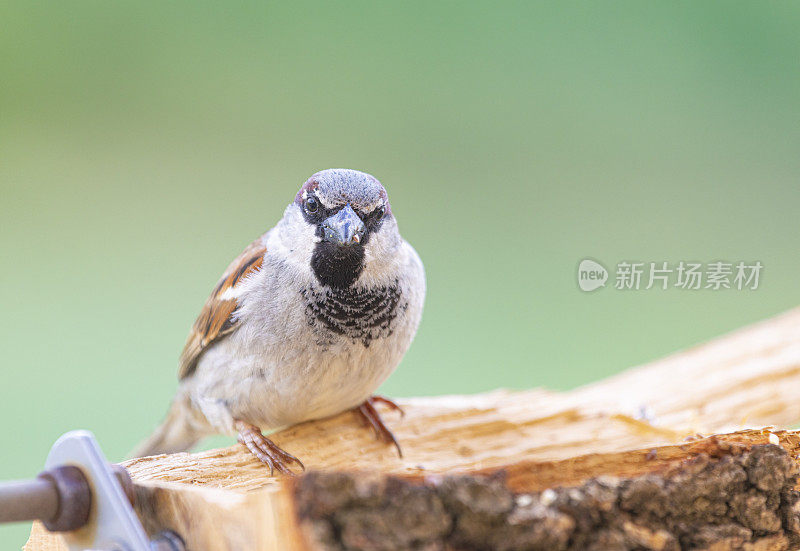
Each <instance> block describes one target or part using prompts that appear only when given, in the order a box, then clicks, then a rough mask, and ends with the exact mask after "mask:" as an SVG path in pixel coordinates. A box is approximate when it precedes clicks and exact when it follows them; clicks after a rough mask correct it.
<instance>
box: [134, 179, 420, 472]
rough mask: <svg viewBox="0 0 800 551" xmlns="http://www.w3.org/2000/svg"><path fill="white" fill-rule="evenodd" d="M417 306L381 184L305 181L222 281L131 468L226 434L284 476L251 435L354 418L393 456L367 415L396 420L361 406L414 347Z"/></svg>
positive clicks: (280, 461)
mask: <svg viewBox="0 0 800 551" xmlns="http://www.w3.org/2000/svg"><path fill="white" fill-rule="evenodd" d="M424 298H425V273H424V270H423V267H422V262H421V261H420V259H419V256H417V253H416V252H415V251H414V249H413V248H412V247H411V245H409V244H408V243H407V242H406V241H405V240H404V239H403V238H402V237H401V236H400V233H399V232H398V230H397V221H396V220H395V218H394V216H393V215H392V210H391V208H390V206H389V200H388V198H387V196H386V190H385V189H384V188H383V186H382V185H381V183H380V182H379V181H378V180H377V179H375V178H374V177H373V176H371V175H369V174H365V173H363V172H358V171H356V170H345V169H330V170H324V171H322V172H318V173H316V174H314V175H313V176H312V177H311V178H309V179H308V181H306V182H305V184H303V186H302V187H301V188H300V191H299V192H298V193H297V196H296V197H295V199H294V202H292V203H291V204H290V205H289V206H288V207H287V208H286V210H285V211H284V213H283V218H281V220H280V221H279V222H278V224H277V225H276V226H275V227H274V228H273V229H271V230H270V231H268V232H267V233H265V234H264V235H263V236H261V237H260V238H258V239H256V240H255V241H254V242H253V243H251V244H250V245H249V246H248V247H247V248H246V249H245V250H244V252H243V253H242V254H240V255H239V257H238V258H236V260H234V261H233V262H232V263H231V264H230V266H228V269H227V270H225V273H224V274H223V275H222V279H220V281H219V283H217V286H216V287H215V288H214V290H213V292H212V293H211V296H210V297H209V299H208V301H207V302H206V304H205V306H204V307H203V309H202V311H201V312H200V316H199V317H198V318H197V321H195V323H194V326H193V327H192V330H191V333H190V334H189V338H188V339H187V341H186V345H185V347H184V349H183V353H182V354H181V357H180V371H179V379H180V386H179V388H178V391H177V393H176V396H175V398H174V399H173V402H172V406H171V408H170V409H169V412H168V413H167V416H166V419H165V420H164V422H163V423H162V424H161V425H160V426H159V427H158V428H157V429H156V430H155V432H154V433H153V434H152V436H150V438H148V439H147V440H146V441H145V442H143V443H142V444H141V445H140V446H139V448H138V449H137V450H136V451H135V452H134V455H135V456H143V455H153V454H156V453H172V452H177V451H184V450H187V449H189V448H191V447H192V446H193V445H195V444H196V443H197V442H198V441H199V440H200V439H201V438H203V437H205V436H207V435H210V434H213V433H223V434H230V435H235V436H237V437H238V440H239V442H241V443H242V444H244V445H245V446H247V448H248V449H249V450H250V451H251V452H252V453H253V454H254V455H255V456H256V457H258V458H259V459H260V460H261V461H263V462H264V463H265V464H266V465H268V466H269V467H270V471H271V472H272V471H274V470H278V471H280V472H282V473H287V474H290V473H291V469H290V466H291V464H292V463H295V464H297V465H298V466H299V467H301V468H302V467H303V465H302V463H301V462H300V461H299V460H298V459H297V458H296V457H294V456H293V455H291V454H289V453H288V452H285V451H284V450H282V449H280V448H279V447H278V446H276V445H275V444H274V443H273V442H272V441H270V440H269V439H268V438H267V437H265V436H264V435H263V434H262V432H261V431H269V430H273V429H277V428H279V427H284V426H287V425H293V424H296V423H300V422H303V421H308V420H311V419H320V418H323V417H328V416H331V415H335V414H337V413H340V412H342V411H345V410H348V409H353V408H355V410H356V411H357V412H359V413H360V414H361V416H363V418H364V420H365V421H367V422H368V424H369V425H371V426H372V428H373V429H374V430H375V432H376V433H377V435H378V437H379V438H381V439H382V440H384V441H386V442H387V443H394V444H395V445H396V446H397V449H398V452H400V447H399V445H397V441H396V440H395V438H394V436H393V435H392V433H391V432H390V431H389V429H388V428H387V427H386V426H385V425H384V424H383V422H382V420H381V418H380V416H379V415H378V413H377V411H376V409H375V407H374V404H375V403H376V402H384V403H386V404H387V405H389V406H391V407H394V408H397V406H396V405H395V404H394V403H393V402H391V401H390V400H388V399H386V398H382V397H379V396H373V395H372V394H373V392H375V390H376V389H377V388H378V386H379V385H380V384H381V383H382V382H383V381H384V380H385V379H386V378H387V377H388V376H389V375H390V374H391V373H392V371H394V369H395V367H397V364H398V363H399V362H400V359H401V358H402V357H403V354H405V352H406V350H407V349H408V347H409V345H410V344H411V340H412V339H413V337H414V333H415V332H416V330H417V326H418V325H419V321H420V317H421V315H422V304H423V301H424ZM397 409H399V408H397Z"/></svg>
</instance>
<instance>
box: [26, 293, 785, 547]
mask: <svg viewBox="0 0 800 551" xmlns="http://www.w3.org/2000/svg"><path fill="white" fill-rule="evenodd" d="M400 403H401V404H402V405H403V407H404V408H405V410H406V416H405V418H403V419H400V418H399V417H396V416H394V415H396V414H393V413H391V412H389V411H385V412H384V415H385V419H386V420H387V421H388V424H389V425H390V426H391V428H392V430H393V431H394V433H395V435H396V436H397V437H398V439H399V441H400V443H401V445H402V446H403V452H404V456H403V458H402V459H401V458H399V457H398V456H397V454H396V452H395V451H394V449H393V448H392V447H389V446H385V445H384V444H381V443H379V442H377V441H376V440H375V439H374V436H373V435H372V433H371V432H370V431H369V430H368V429H367V428H365V427H363V426H360V425H359V424H358V422H357V421H356V419H357V418H356V417H355V416H354V415H353V414H352V413H350V412H347V413H343V414H341V415H339V416H336V417H333V418H330V419H325V420H322V421H316V422H312V423H304V424H302V425H298V426H295V427H291V428H289V429H286V430H284V431H281V432H279V433H277V434H275V435H273V436H274V438H273V439H274V440H275V442H276V443H277V444H278V445H280V446H281V447H283V448H284V449H286V450H287V451H289V452H290V453H292V454H294V455H296V456H298V457H300V458H301V459H302V460H303V461H304V463H305V464H306V466H307V467H308V469H309V472H307V473H306V474H303V475H302V476H299V477H297V478H291V479H286V478H284V479H278V478H273V477H270V476H269V472H268V470H267V469H265V468H264V467H263V465H261V464H260V463H258V462H257V461H256V460H255V459H254V458H253V457H252V456H250V455H249V453H248V452H247V451H246V450H244V448H243V447H241V446H238V445H237V446H233V447H230V448H225V449H220V450H212V451H208V452H201V453H197V454H174V455H170V456H164V455H162V456H154V457H150V458H142V459H135V460H132V461H129V462H126V463H125V466H126V467H127V468H128V470H129V472H130V473H131V475H132V477H133V478H134V480H135V481H136V485H137V510H138V512H139V514H140V517H141V518H142V521H143V523H144V525H145V527H146V528H147V529H148V530H150V531H153V532H155V531H158V530H161V529H164V528H171V529H174V530H176V531H177V532H178V533H179V534H181V536H183V537H184V538H185V539H186V540H187V543H188V544H189V549H191V550H192V551H200V550H203V549H214V550H228V549H230V550H237V551H241V550H250V549H253V550H256V549H257V550H262V549H281V550H284V549H375V550H378V549H398V548H399V549H589V548H593V547H592V546H594V548H597V549H665V550H667V549H682V548H687V549H688V548H697V549H789V548H791V546H792V545H794V544H795V537H796V533H797V528H798V526H800V521H798V519H797V514H796V507H795V501H796V493H794V486H795V484H796V478H795V477H796V474H795V469H796V465H795V463H796V460H795V458H796V456H797V455H798V453H799V452H800V449H799V448H800V444H799V443H800V436H799V435H798V433H796V432H794V431H787V430H778V429H771V428H764V427H767V426H777V427H787V426H790V425H791V424H792V423H794V422H796V421H797V420H798V419H800V309H796V310H792V311H790V312H788V313H786V314H783V315H781V316H778V317H776V318H773V319H771V320H768V321H765V322H762V323H760V324H757V325H755V326H752V327H749V328H746V329H743V330H740V331H737V332H735V333H733V334H730V335H728V336H725V337H722V338H719V339H716V340H714V341H712V342H710V343H707V344H705V345H702V346H698V347H694V348H691V349H689V350H686V351H683V352H680V353H678V354H675V355H672V356H670V357H668V358H666V359H664V360H660V361H657V362H653V363H651V364H648V365H645V366H642V367H639V368H637V369H632V370H629V371H627V372H624V373H622V374H620V375H617V376H615V377H611V378H609V379H606V380H604V381H601V382H598V383H594V384H592V385H588V386H586V387H582V388H579V389H576V390H574V391H571V392H566V393H556V392H550V391H546V390H540V389H536V390H529V391H524V392H510V391H505V390H500V391H495V392H491V393H488V394H479V395H471V396H440V397H435V398H409V399H406V400H400ZM765 462H766V463H765ZM762 464H768V465H770V466H771V467H770V469H765V468H762V467H761V466H760V465H762ZM773 471H774V472H778V473H779V476H778V475H775V476H771V475H770V473H772V472H773ZM598 477H600V478H598ZM767 479H768V480H769V482H768V483H766V482H763V480H767ZM631 488H633V490H631ZM631 492H632V493H631ZM648 492H649V493H648ZM665 496H666V497H665ZM653 503H657V505H653ZM654 507H655V509H654ZM776 519H777V520H776ZM548 538H549V539H548ZM57 539H58V538H55V537H52V536H50V535H47V534H44V533H43V531H42V529H41V527H39V526H35V527H34V530H33V533H32V536H31V539H30V541H29V543H28V545H27V546H26V549H27V550H29V551H31V550H42V549H59V548H58V547H54V545H57ZM54 542H56V543H54ZM537 542H538V543H537ZM48 546H49V547H48Z"/></svg>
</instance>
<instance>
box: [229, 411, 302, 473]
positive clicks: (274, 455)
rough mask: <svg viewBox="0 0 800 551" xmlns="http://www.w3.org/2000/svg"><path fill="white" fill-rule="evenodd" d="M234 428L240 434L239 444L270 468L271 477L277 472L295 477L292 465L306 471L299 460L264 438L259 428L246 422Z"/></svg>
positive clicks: (236, 423) (237, 424)
mask: <svg viewBox="0 0 800 551" xmlns="http://www.w3.org/2000/svg"><path fill="white" fill-rule="evenodd" d="M234 427H235V428H236V430H237V432H238V433H239V437H238V440H239V442H241V443H242V444H244V445H245V446H246V447H247V449H248V450H250V453H252V454H253V455H255V456H256V457H257V458H258V459H260V460H261V462H262V463H264V464H265V465H267V466H268V467H269V474H270V476H272V475H273V474H275V471H278V472H280V473H283V474H286V475H294V473H293V472H292V471H291V469H289V465H291V464H292V463H296V464H297V466H299V467H300V468H301V469H303V470H304V471H305V470H306V468H305V466H304V465H303V463H302V462H301V461H300V460H299V459H297V458H296V457H295V456H293V455H292V454H290V453H288V452H285V451H283V450H282V449H280V448H279V447H278V446H277V445H276V444H275V443H274V442H273V441H272V440H270V439H269V438H267V437H266V436H264V435H263V434H262V433H261V429H259V428H258V427H256V426H254V425H251V424H250V423H245V422H244V421H236V422H235V423H234Z"/></svg>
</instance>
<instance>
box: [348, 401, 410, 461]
mask: <svg viewBox="0 0 800 551" xmlns="http://www.w3.org/2000/svg"><path fill="white" fill-rule="evenodd" d="M376 402H380V403H382V404H385V405H387V406H389V407H390V408H391V409H394V410H396V411H399V412H400V414H401V415H405V413H404V412H403V409H402V408H401V407H400V406H398V405H397V404H396V403H394V402H393V401H392V400H390V399H388V398H385V397H383V396H373V397H371V398H368V399H367V400H366V401H365V402H364V403H363V404H361V405H360V406H358V408H357V409H356V411H358V413H359V414H360V415H361V417H362V419H363V420H364V421H366V423H367V424H368V425H369V426H371V427H372V430H374V431H375V435H376V436H377V437H378V440H380V441H382V442H386V443H387V444H393V445H394V447H395V448H397V454H398V455H399V456H400V457H403V450H402V449H401V448H400V444H399V443H398V442H397V438H395V437H394V434H392V431H391V430H389V427H387V426H386V424H385V423H384V422H383V419H381V416H380V414H379V413H378V411H377V410H376V409H375V406H374V404H375V403H376Z"/></svg>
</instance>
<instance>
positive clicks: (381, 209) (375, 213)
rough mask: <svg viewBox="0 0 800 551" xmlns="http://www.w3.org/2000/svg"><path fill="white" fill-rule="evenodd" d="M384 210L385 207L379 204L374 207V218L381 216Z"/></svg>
mask: <svg viewBox="0 0 800 551" xmlns="http://www.w3.org/2000/svg"><path fill="white" fill-rule="evenodd" d="M385 212H386V207H385V206H383V205H381V206H379V207H378V208H376V209H375V212H374V215H375V218H383V215H384V213H385Z"/></svg>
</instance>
